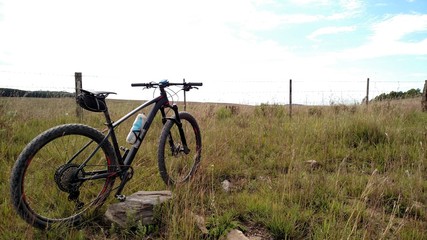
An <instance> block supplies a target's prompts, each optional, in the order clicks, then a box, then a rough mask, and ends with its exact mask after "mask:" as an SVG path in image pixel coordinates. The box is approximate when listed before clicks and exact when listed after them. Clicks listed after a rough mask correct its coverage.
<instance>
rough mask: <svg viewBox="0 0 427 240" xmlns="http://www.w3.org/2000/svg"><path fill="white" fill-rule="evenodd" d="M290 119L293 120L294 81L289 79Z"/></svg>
mask: <svg viewBox="0 0 427 240" xmlns="http://www.w3.org/2000/svg"><path fill="white" fill-rule="evenodd" d="M289 117H290V118H292V79H289Z"/></svg>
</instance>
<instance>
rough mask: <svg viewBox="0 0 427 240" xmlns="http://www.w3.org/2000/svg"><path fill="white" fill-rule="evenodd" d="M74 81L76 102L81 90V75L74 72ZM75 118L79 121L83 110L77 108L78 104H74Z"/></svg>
mask: <svg viewBox="0 0 427 240" xmlns="http://www.w3.org/2000/svg"><path fill="white" fill-rule="evenodd" d="M74 79H75V82H76V101H77V96H78V95H79V94H80V93H81V89H82V73H81V72H75V73H74ZM76 103H77V102H76ZM76 117H78V118H79V119H80V120H81V119H82V118H83V109H82V108H81V107H80V106H79V104H76Z"/></svg>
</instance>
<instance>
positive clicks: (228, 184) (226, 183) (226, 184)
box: [221, 180, 231, 192]
mask: <svg viewBox="0 0 427 240" xmlns="http://www.w3.org/2000/svg"><path fill="white" fill-rule="evenodd" d="M221 185H222V189H224V191H226V192H229V191H230V187H231V182H230V181H228V180H224V181H222V183H221Z"/></svg>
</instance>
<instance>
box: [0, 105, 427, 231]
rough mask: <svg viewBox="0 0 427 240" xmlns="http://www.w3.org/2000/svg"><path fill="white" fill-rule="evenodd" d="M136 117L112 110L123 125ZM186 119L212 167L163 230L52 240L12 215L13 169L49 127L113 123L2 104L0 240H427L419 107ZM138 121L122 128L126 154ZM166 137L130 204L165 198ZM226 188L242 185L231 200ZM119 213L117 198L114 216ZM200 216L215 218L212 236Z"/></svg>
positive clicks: (148, 150) (134, 185)
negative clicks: (161, 166) (154, 194)
mask: <svg viewBox="0 0 427 240" xmlns="http://www.w3.org/2000/svg"><path fill="white" fill-rule="evenodd" d="M137 105H138V102H135V101H119V100H114V101H113V100H112V101H110V102H109V106H110V109H111V114H112V117H113V119H117V118H118V117H119V116H121V115H123V114H124V113H126V112H128V111H130V110H131V109H132V108H133V107H136V106H137ZM187 110H188V111H189V112H191V113H192V114H193V115H194V116H195V117H196V119H197V120H198V122H199V125H200V128H201V132H202V140H203V152H202V164H201V166H200V169H199V171H198V172H197V174H196V176H195V178H194V179H193V180H192V181H191V182H190V183H188V184H186V185H184V186H180V187H178V188H175V189H173V195H174V197H173V199H172V201H171V202H170V203H169V204H167V205H165V206H163V207H162V208H160V209H158V216H157V220H158V224H157V225H155V226H149V227H145V226H138V227H136V228H132V229H119V228H117V227H116V226H114V225H105V224H103V223H102V222H97V221H93V222H89V223H87V224H85V225H84V226H82V227H79V228H74V229H68V228H59V229H54V230H51V231H49V232H44V231H40V230H36V229H34V228H32V227H31V226H29V225H28V224H26V223H25V222H24V221H23V220H21V219H20V218H19V217H18V216H17V214H16V213H15V211H14V210H13V208H12V205H11V202H10V194H9V191H10V190H9V185H10V183H9V178H10V171H11V168H12V166H13V164H14V161H15V160H16V158H17V156H18V155H19V153H20V152H21V151H22V149H23V148H24V146H25V145H26V144H27V143H28V142H29V141H30V140H31V139H32V138H34V137H35V136H37V135H38V134H39V133H40V132H42V131H44V130H46V129H48V128H50V127H53V126H55V125H58V124H62V123H72V122H83V123H86V124H89V125H91V126H94V127H96V128H98V129H102V128H104V126H103V117H102V114H96V113H90V112H87V111H85V112H84V117H83V120H82V121H80V120H79V119H77V118H76V117H75V103H74V100H73V99H31V98H0V161H1V162H0V168H1V170H0V172H1V173H2V174H1V176H0V186H1V187H0V196H1V197H0V215H1V220H0V221H1V222H0V238H1V239H45V238H48V239H141V238H144V237H147V238H150V239H218V238H220V237H221V236H224V235H225V234H226V233H227V232H228V231H230V230H231V229H240V230H241V231H243V232H244V233H245V234H246V235H247V236H259V237H262V239H427V156H426V154H427V125H426V123H427V113H422V112H421V111H420V99H411V100H402V101H392V102H382V103H376V104H371V105H369V107H366V106H345V105H334V106H327V107H310V106H298V107H294V112H293V116H292V118H289V116H288V108H287V107H285V106H280V105H260V106H236V107H233V108H230V107H227V106H226V105H216V104H199V103H195V104H190V106H189V107H188V109H187ZM132 121H133V120H130V121H129V122H128V123H126V124H124V125H123V126H122V127H120V128H118V134H119V138H120V139H123V140H121V141H120V144H121V145H126V143H125V142H124V139H125V137H126V134H127V133H128V130H129V128H130V125H131V124H132ZM160 131H161V121H160V120H158V121H156V122H155V123H154V125H153V126H152V128H151V129H150V131H149V133H148V135H147V138H146V141H145V143H144V145H143V146H142V147H141V149H140V151H139V153H138V155H137V159H136V160H135V162H134V168H135V174H134V177H133V179H132V180H131V181H130V182H129V183H128V185H127V188H126V189H125V192H124V193H125V194H127V195H129V194H131V193H133V192H136V191H139V190H164V189H166V186H165V184H164V183H163V182H162V180H161V178H160V175H159V173H158V169H157V162H156V161H157V156H156V151H157V144H158V138H159V136H160ZM309 160H315V161H316V162H317V163H318V164H317V165H316V166H313V165H312V164H311V163H310V162H307V161H309ZM46 164H48V163H46ZM41 171H43V170H41ZM224 180H228V181H229V182H231V188H230V191H228V192H226V191H224V190H223V189H222V187H221V182H223V181H224ZM46 194H48V193H46ZM115 201H116V200H115V199H114V197H113V196H112V195H110V198H109V200H108V201H107V202H106V203H105V204H104V207H105V206H107V205H108V204H109V203H111V202H115ZM194 215H199V216H203V217H204V219H205V221H206V227H207V229H208V233H207V234H206V233H202V232H201V231H200V230H199V228H198V227H197V224H196V219H195V218H194Z"/></svg>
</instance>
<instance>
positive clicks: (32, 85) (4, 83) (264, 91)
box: [0, 71, 425, 105]
mask: <svg viewBox="0 0 427 240" xmlns="http://www.w3.org/2000/svg"><path fill="white" fill-rule="evenodd" d="M123 78H125V79H123ZM153 80H154V81H158V80H161V79H146V80H141V79H138V77H124V76H123V75H122V76H113V75H102V74H99V75H98V74H85V73H83V74H82V82H83V89H88V90H108V91H115V92H117V93H118V94H117V95H115V96H112V97H113V98H117V99H139V100H141V99H142V100H143V99H150V98H152V96H153V92H152V91H141V89H137V88H131V86H130V84H131V83H135V82H150V81H153ZM169 80H170V81H171V82H182V80H183V79H182V78H181V79H169ZM186 81H187V82H203V84H204V85H203V87H201V88H200V89H199V91H191V93H189V94H188V96H187V100H188V101H194V102H219V103H237V104H250V105H258V104H263V103H265V104H289V103H292V104H304V105H331V104H337V103H339V104H360V103H361V102H362V100H363V99H365V98H366V97H368V99H369V100H370V99H373V98H375V97H376V96H378V95H380V94H382V93H389V92H391V91H395V92H399V91H407V90H410V89H423V86H424V82H425V79H420V80H419V81H404V80H402V81H387V80H382V79H380V80H378V79H372V78H370V79H369V81H368V78H365V77H361V78H360V80H357V81H354V80H353V81H350V80H342V81H337V80H319V79H316V80H312V81H311V80H299V79H292V80H291V79H273V80H271V79H270V80H253V79H250V80H240V81H233V80H216V79H215V80H213V79H194V80H193V79H186ZM0 88H13V89H20V90H29V91H38V90H46V91H66V92H71V93H74V92H75V74H74V73H70V74H62V73H38V72H13V71H0ZM182 95H183V94H182ZM175 98H178V99H175V100H176V101H183V100H184V99H183V98H184V97H183V96H180V95H179V94H178V95H176V96H175Z"/></svg>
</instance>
